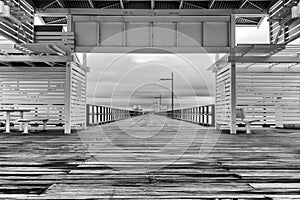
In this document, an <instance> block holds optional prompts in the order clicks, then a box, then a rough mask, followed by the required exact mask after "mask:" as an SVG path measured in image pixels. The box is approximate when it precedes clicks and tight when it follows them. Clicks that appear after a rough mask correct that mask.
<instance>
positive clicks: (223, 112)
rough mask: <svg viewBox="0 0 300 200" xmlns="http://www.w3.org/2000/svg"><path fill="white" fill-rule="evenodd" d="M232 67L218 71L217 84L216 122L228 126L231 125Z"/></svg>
mask: <svg viewBox="0 0 300 200" xmlns="http://www.w3.org/2000/svg"><path fill="white" fill-rule="evenodd" d="M230 92H231V90H230V67H229V66H226V67H223V68H222V69H220V70H219V71H218V72H217V84H216V110H217V113H216V123H217V124H218V125H219V126H221V127H226V128H228V127H229V125H230Z"/></svg>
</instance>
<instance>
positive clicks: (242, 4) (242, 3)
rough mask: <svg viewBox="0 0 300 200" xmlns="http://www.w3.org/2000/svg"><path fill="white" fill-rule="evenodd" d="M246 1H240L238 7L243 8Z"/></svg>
mask: <svg viewBox="0 0 300 200" xmlns="http://www.w3.org/2000/svg"><path fill="white" fill-rule="evenodd" d="M247 2H248V0H242V1H241V2H240V5H239V9H241V8H243V7H244V6H245V5H246V3H247Z"/></svg>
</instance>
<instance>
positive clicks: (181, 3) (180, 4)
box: [179, 0, 183, 9]
mask: <svg viewBox="0 0 300 200" xmlns="http://www.w3.org/2000/svg"><path fill="white" fill-rule="evenodd" d="M182 6H183V0H180V3H179V9H181V8H182Z"/></svg>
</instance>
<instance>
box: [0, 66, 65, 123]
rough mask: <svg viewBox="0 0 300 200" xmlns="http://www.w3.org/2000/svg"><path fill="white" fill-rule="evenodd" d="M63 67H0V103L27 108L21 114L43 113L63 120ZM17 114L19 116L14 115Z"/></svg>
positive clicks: (29, 115) (38, 114)
mask: <svg viewBox="0 0 300 200" xmlns="http://www.w3.org/2000/svg"><path fill="white" fill-rule="evenodd" d="M65 76H66V72H65V68H56V67H49V68H48V67H43V68H41V67H40V68H39V67H34V68H33V67H18V68H12V67H1V68H0V95H1V99H0V105H1V107H4V108H7V107H15V108H30V109H33V111H32V112H30V113H25V114H24V115H25V117H26V116H27V117H34V116H35V117H46V118H49V119H50V120H49V124H63V123H64V115H65V114H64V100H65ZM14 115H15V118H16V117H19V116H16V115H17V113H16V114H14Z"/></svg>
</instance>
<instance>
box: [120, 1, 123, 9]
mask: <svg viewBox="0 0 300 200" xmlns="http://www.w3.org/2000/svg"><path fill="white" fill-rule="evenodd" d="M120 5H121V8H122V9H124V3H123V0H120Z"/></svg>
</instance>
